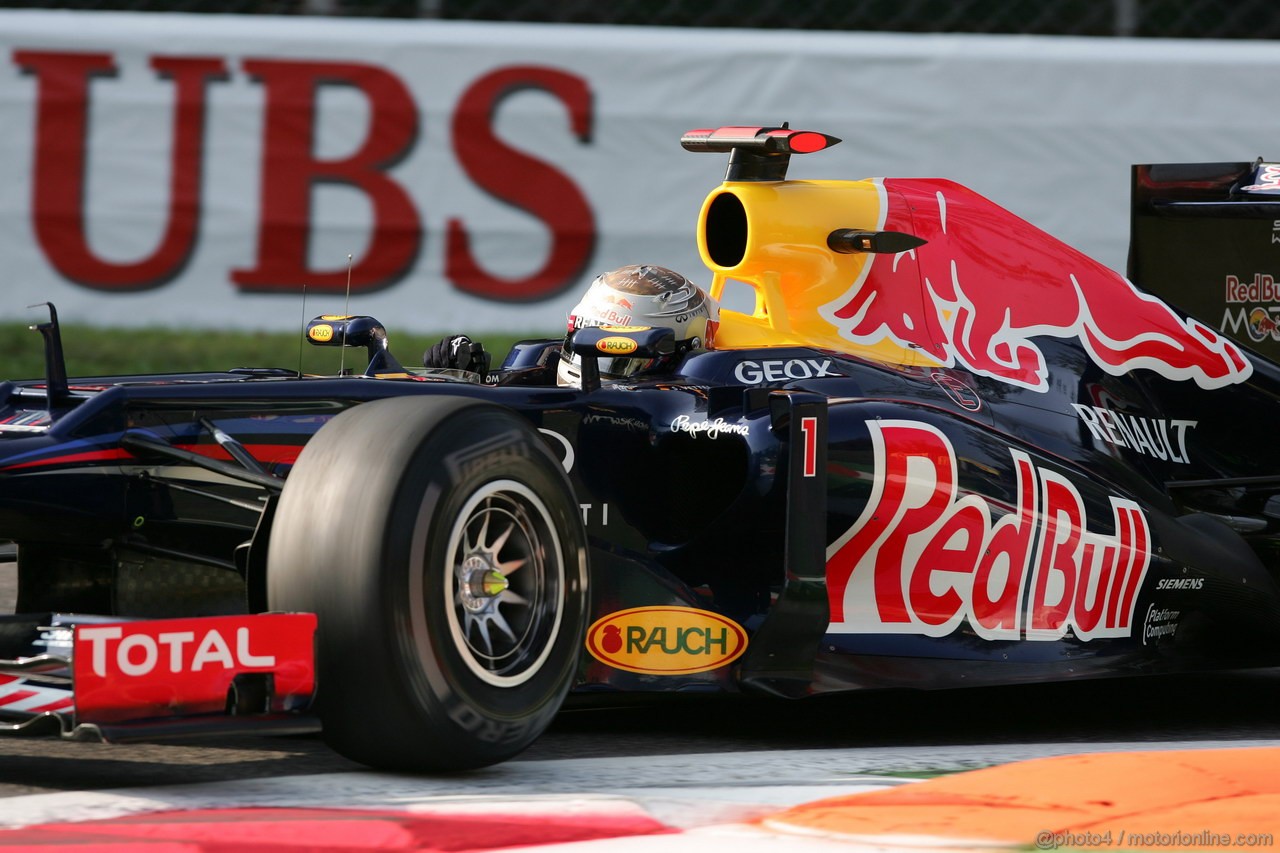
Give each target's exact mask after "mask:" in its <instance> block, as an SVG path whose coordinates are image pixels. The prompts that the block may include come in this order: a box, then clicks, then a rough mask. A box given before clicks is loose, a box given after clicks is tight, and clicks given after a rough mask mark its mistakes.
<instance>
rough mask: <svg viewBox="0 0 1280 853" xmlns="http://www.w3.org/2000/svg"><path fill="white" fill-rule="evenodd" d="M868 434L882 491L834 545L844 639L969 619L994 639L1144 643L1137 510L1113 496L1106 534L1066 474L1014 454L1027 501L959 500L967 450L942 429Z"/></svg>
mask: <svg viewBox="0 0 1280 853" xmlns="http://www.w3.org/2000/svg"><path fill="white" fill-rule="evenodd" d="M867 427H868V429H869V430H870V432H871V442H872V447H873V448H874V454H875V466H876V476H875V479H874V486H873V488H872V493H871V497H870V499H869V500H868V502H867V506H866V508H865V509H864V510H863V512H862V514H861V516H860V517H859V518H858V520H857V521H856V522H855V523H854V524H853V525H852V526H851V527H850V528H849V529H848V531H846V532H845V533H844V535H842V536H841V537H840V538H839V539H837V540H836V541H835V542H834V543H832V544H831V546H830V547H829V548H828V549H827V589H828V595H829V597H830V605H831V628H830V630H831V631H832V632H834V633H850V634H860V633H877V634H883V633H896V634H922V635H926V636H931V637H942V636H946V635H948V634H951V633H954V632H955V631H956V630H958V629H959V628H960V626H961V624H962V623H967V624H968V625H969V626H970V627H971V629H972V630H973V632H974V633H975V634H977V636H979V637H981V638H982V639H985V640H1005V639H1011V640H1016V639H1020V638H1022V637H1025V638H1026V639H1028V640H1056V639H1059V638H1062V637H1064V636H1066V635H1067V632H1068V631H1070V632H1073V633H1074V635H1075V636H1076V637H1079V638H1080V639H1083V640H1092V639H1097V638H1102V637H1129V636H1132V633H1133V614H1134V608H1135V606H1136V603H1137V598H1138V590H1139V589H1140V588H1141V586H1142V582H1143V579H1144V578H1145V577H1146V574H1147V569H1148V567H1149V566H1150V563H1151V533H1150V529H1149V527H1148V524H1147V519H1146V516H1145V515H1144V514H1143V512H1142V509H1141V508H1140V507H1139V506H1138V505H1137V504H1136V503H1134V502H1133V501H1130V500H1125V499H1123V498H1119V497H1115V496H1112V497H1111V499H1110V505H1111V518H1110V519H1109V522H1110V524H1109V527H1110V529H1111V530H1112V531H1114V532H1112V533H1103V532H1099V531H1098V530H1096V529H1095V525H1094V524H1091V521H1093V520H1092V519H1090V518H1089V513H1088V509H1086V504H1085V501H1084V499H1083V497H1082V496H1081V494H1080V492H1079V490H1078V489H1077V487H1076V486H1075V484H1074V483H1072V481H1071V480H1070V479H1069V478H1068V477H1066V476H1064V475H1062V474H1061V473H1059V472H1057V471H1054V470H1051V469H1048V468H1042V467H1039V466H1037V465H1036V464H1035V463H1034V462H1033V461H1032V460H1031V459H1030V457H1028V456H1027V455H1026V454H1025V453H1022V452H1020V451H1017V450H1012V449H1011V450H1010V454H1011V456H1012V458H1013V468H1014V471H1015V472H1016V479H1017V487H1016V496H1015V500H1016V503H1015V504H1014V505H1013V506H1012V507H1009V506H1007V505H1002V506H999V507H997V506H996V505H995V504H993V503H992V502H990V501H988V500H987V499H986V498H984V497H982V496H980V495H976V494H964V495H962V494H961V490H960V488H959V483H958V477H957V471H958V464H957V459H956V453H955V450H954V449H953V448H952V446H951V442H950V441H948V440H947V437H946V436H945V435H943V434H942V433H941V432H939V431H938V430H937V429H936V428H934V427H932V426H929V425H927V424H922V423H916V422H914V421H868V422H867ZM1093 505H1094V504H1090V506H1093Z"/></svg>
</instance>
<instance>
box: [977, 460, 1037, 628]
mask: <svg viewBox="0 0 1280 853" xmlns="http://www.w3.org/2000/svg"><path fill="white" fill-rule="evenodd" d="M1013 467H1014V471H1015V472H1016V474H1017V478H1018V508H1017V510H1016V511H1014V512H1011V513H1008V514H1006V515H1005V516H1004V517H1003V518H1001V519H1000V520H999V521H997V522H996V523H995V525H994V527H992V530H991V541H990V542H989V543H988V544H987V547H986V549H985V552H984V553H983V555H982V558H981V559H980V560H979V562H978V570H977V572H976V573H975V574H974V577H973V618H974V622H975V625H974V627H975V628H976V629H977V631H978V633H979V634H980V635H981V636H983V637H986V638H987V639H995V638H997V637H1003V638H1014V639H1016V638H1017V637H1018V633H1019V629H1020V627H1021V626H1020V624H1019V621H1018V614H1019V613H1020V612H1021V610H1022V607H1021V604H1022V580H1023V578H1025V577H1026V576H1027V569H1028V568H1029V567H1030V565H1031V534H1032V532H1033V531H1034V530H1035V526H1036V512H1037V494H1036V492H1037V490H1036V473H1035V468H1034V467H1033V466H1032V464H1031V460H1030V459H1028V458H1027V456H1026V454H1024V453H1020V452H1018V451H1016V450H1015V451H1013ZM1001 571H1003V572H1004V582H1003V583H1001V582H1000V572H1001ZM992 583H995V584H997V586H998V590H999V591H998V592H996V593H995V594H994V595H992V592H991V585H992Z"/></svg>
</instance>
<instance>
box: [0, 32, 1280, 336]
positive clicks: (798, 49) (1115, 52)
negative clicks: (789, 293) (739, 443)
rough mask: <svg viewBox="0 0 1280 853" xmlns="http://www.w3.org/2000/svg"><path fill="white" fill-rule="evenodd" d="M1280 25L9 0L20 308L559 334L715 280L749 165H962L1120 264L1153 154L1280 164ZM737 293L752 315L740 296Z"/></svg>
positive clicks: (902, 171)
mask: <svg viewBox="0 0 1280 853" xmlns="http://www.w3.org/2000/svg"><path fill="white" fill-rule="evenodd" d="M1278 61H1280V45H1276V44H1273V43H1269V42H1233V43H1225V42H1208V41H1204V42H1172V41H1165V42H1161V41H1150V40H1146V41H1137V40H1124V39H1083V38H1041V37H997V36H990V37H988V36H931V35H923V36H914V35H911V36H908V35H869V34H858V33H818V32H800V31H795V32H778V31H767V32H766V31H732V30H724V31H720V30H694V29H657V28H622V27H594V26H547V25H515V24H513V25H504V24H471V23H460V22H441V21H403V20H358V19H351V18H341V19H337V18H334V19H323V18H310V17H301V18H270V17H256V16H255V17H233V16H220V15H208V16H200V15H180V14H128V13H72V12H44V11H41V12H24V11H0V257H2V258H3V263H4V276H3V280H2V281H3V283H2V284H0V319H9V320H22V319H29V318H31V317H32V316H33V315H35V313H36V312H30V311H26V309H25V306H27V305H29V304H32V303H35V302H43V301H53V302H54V303H55V304H57V306H58V308H59V311H60V313H61V316H62V317H63V319H64V320H66V321H75V322H90V323H95V324H101V325H143V324H162V325H169V326H191V327H219V326H232V327H241V328H245V327H247V328H262V329H278V330H285V329H294V328H298V327H299V325H300V322H301V319H302V311H303V308H302V305H301V296H302V289H303V286H304V285H305V286H306V288H307V307H306V312H307V313H308V314H313V315H314V314H319V313H323V312H326V311H334V310H340V309H342V308H343V307H344V304H345V300H346V296H345V292H346V288H347V278H348V271H347V268H348V261H347V258H348V255H350V256H351V259H352V260H351V262H350V267H351V270H350V279H351V295H350V310H351V311H352V312H354V313H362V314H372V315H374V316H376V317H378V318H379V319H381V320H382V321H383V322H384V323H385V324H386V325H387V326H388V328H389V329H390V330H391V331H392V334H393V335H394V333H395V331H396V330H397V329H400V330H414V331H422V332H426V331H469V332H476V333H483V332H486V331H495V330H502V331H509V332H515V333H539V334H558V333H559V332H560V330H561V329H563V324H564V317H565V313H566V312H567V310H568V309H569V308H570V307H571V306H572V305H573V303H574V302H575V301H576V298H577V295H578V293H580V292H581V290H582V289H583V288H584V287H585V286H586V284H587V283H588V282H589V281H590V280H591V278H592V276H594V275H595V274H596V273H598V272H600V271H603V270H606V269H610V268H613V267H616V266H620V265H623V264H628V263H639V262H649V263H657V264H662V265H665V266H670V267H673V268H675V269H678V270H680V271H682V272H684V273H686V274H687V275H689V276H690V277H691V278H693V279H694V280H696V281H700V282H703V283H705V282H707V281H708V279H709V275H708V274H707V272H706V270H705V269H704V268H703V267H702V265H701V262H700V261H699V259H698V254H697V248H696V243H695V234H694V225H695V222H696V218H697V212H698V208H699V206H700V204H701V201H702V198H703V197H704V196H705V194H706V193H707V192H708V191H710V190H711V189H712V188H714V187H715V186H716V185H718V184H719V182H720V181H721V179H722V178H723V175H724V169H725V157H724V155H713V156H708V155H694V154H690V153H686V152H684V151H682V150H681V148H680V146H679V142H678V140H679V137H680V135H681V133H683V132H684V131H686V130H689V129H693V128H698V127H715V126H719V125H728V124H742V125H776V124H780V123H781V122H783V121H789V122H790V123H791V126H792V127H800V128H805V129H810V130H818V131H823V132H826V133H830V134H833V135H835V136H838V137H841V138H842V139H843V140H844V142H843V144H841V145H839V146H837V147H836V148H834V149H832V150H831V151H826V152H821V153H819V154H815V155H811V156H806V157H799V158H794V159H793V162H792V164H791V172H790V177H798V178H805V177H809V178H849V179H853V178H861V177H868V176H879V175H892V176H903V177H908V176H936V177H948V178H952V179H955V180H958V181H960V182H961V183H965V184H968V185H969V186H971V187H973V188H974V189H976V190H978V191H979V192H981V193H983V194H984V195H987V196H989V197H990V198H992V199H993V200H995V201H996V202H998V203H999V204H1001V205H1003V206H1004V207H1007V208H1009V209H1011V210H1013V211H1014V212H1016V213H1019V214H1020V215H1022V216H1024V217H1025V218H1027V219H1029V220H1031V221H1032V222H1034V223H1035V224H1037V225H1039V226H1040V227H1041V228H1044V229H1046V230H1048V231H1049V232H1051V233H1053V234H1055V235H1057V236H1059V237H1061V238H1062V239H1064V240H1066V241H1067V242H1068V243H1071V244H1072V245H1074V246H1076V247H1078V248H1080V249H1082V250H1084V251H1085V252H1087V253H1089V254H1091V255H1093V256H1094V257H1096V258H1098V259H1099V260H1101V261H1102V262H1103V263H1106V264H1108V265H1109V266H1112V267H1114V268H1117V269H1120V270H1123V268H1124V264H1125V253H1126V249H1127V244H1128V182H1129V166H1130V164H1132V163H1137V162H1172V161H1209V160H1247V159H1251V158H1253V157H1255V156H1258V155H1266V156H1268V157H1270V158H1280V132H1278V131H1280V127H1278V125H1280V115H1278V114H1277V113H1276V112H1275V111H1274V110H1271V109H1266V107H1267V106H1268V105H1269V104H1270V102H1271V101H1270V94H1271V92H1270V76H1271V72H1272V71H1273V69H1274V68H1275V67H1276V64H1277V62H1278ZM733 307H740V306H733Z"/></svg>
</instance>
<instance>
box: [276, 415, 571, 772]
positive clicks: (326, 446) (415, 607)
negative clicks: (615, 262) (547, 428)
mask: <svg viewBox="0 0 1280 853" xmlns="http://www.w3.org/2000/svg"><path fill="white" fill-rule="evenodd" d="M586 560H587V558H586V538H585V534H584V532H583V529H582V522H581V518H580V516H579V513H578V506H577V504H576V502H575V501H574V500H573V497H572V490H571V487H570V485H569V482H568V480H567V478H566V476H565V474H564V471H563V470H562V468H561V465H560V464H559V462H558V461H557V460H556V459H555V458H554V457H553V456H552V455H551V454H550V453H549V452H548V450H547V448H546V445H545V443H544V442H543V440H542V439H541V437H540V436H539V435H538V434H537V432H536V431H535V430H534V429H533V428H532V427H531V426H530V425H529V423H528V422H527V421H526V420H525V419H523V418H522V417H520V416H519V415H517V414H516V413H514V412H512V411H510V410H508V409H505V408H502V407H500V406H496V405H493V404H490V403H487V402H482V401H477V400H472V399H460V398H449V397H401V398H395V399H389V400H381V401H377V402H372V403H365V404H362V405H359V406H357V407H355V408H353V409H351V410H349V411H347V412H344V413H343V414H341V415H339V416H338V417H336V418H334V419H333V421H332V422H330V423H329V424H327V425H325V426H324V427H323V428H322V429H321V430H320V431H319V432H318V433H317V434H316V436H315V437H314V438H313V439H312V440H311V441H310V442H309V443H308V444H307V446H306V447H305V448H304V449H303V451H302V453H301V455H300V456H299V457H298V460H297V464H296V465H295V466H294V468H293V470H292V472H291V473H290V475H289V479H288V481H287V483H286V485H285V488H284V491H283V493H282V495H281V497H280V504H279V508H278V510H277V512H276V516H275V521H274V525H273V529H272V534H271V544H270V548H269V553H268V562H267V597H268V603H269V606H270V607H271V609H273V610H288V611H307V612H312V613H315V614H317V616H318V617H319V629H318V632H317V640H316V642H317V649H316V651H317V670H318V679H317V681H318V695H317V701H318V705H319V711H320V716H321V720H322V724H323V728H324V736H325V739H326V741H327V742H328V743H329V744H330V745H331V746H332V747H333V748H334V749H335V750H336V751H338V752H339V753H341V754H343V755H345V756H347V757H348V758H351V759H353V760H355V761H359V762H362V763H364V764H367V765H370V766H373V767H377V768H382V769H388V770H461V769H468V768H474V767H482V766H485V765H489V764H493V763H496V762H499V761H503V760H505V759H508V758H510V757H512V756H514V755H516V754H517V753H519V752H520V751H521V750H523V749H524V748H525V747H527V746H528V745H529V744H530V743H532V742H533V740H534V739H535V738H536V737H537V736H538V735H539V734H541V733H542V731H543V730H544V729H546V727H547V726H548V725H549V724H550V722H551V720H552V718H553V717H554V715H555V713H556V711H557V710H558V709H559V707H560V704H561V702H562V701H563V699H564V696H565V694H566V692H567V691H568V690H569V688H570V686H571V685H572V682H573V680H574V677H575V675H576V672H577V663H578V658H579V652H580V650H581V648H582V646H583V640H584V635H585V631H586V627H587V618H588V600H587V596H588V591H587V564H586Z"/></svg>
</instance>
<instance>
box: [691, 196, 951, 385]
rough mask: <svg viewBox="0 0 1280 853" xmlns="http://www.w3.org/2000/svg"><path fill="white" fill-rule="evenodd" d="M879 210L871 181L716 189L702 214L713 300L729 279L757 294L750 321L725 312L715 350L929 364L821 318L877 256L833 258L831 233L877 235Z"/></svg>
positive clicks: (701, 240) (702, 245) (702, 248)
mask: <svg viewBox="0 0 1280 853" xmlns="http://www.w3.org/2000/svg"><path fill="white" fill-rule="evenodd" d="M885 212H886V198H885V189H884V187H883V186H881V185H880V184H879V183H878V182H874V181H869V180H867V181H774V182H726V183H724V184H721V185H720V186H719V187H717V188H716V189H715V190H713V191H712V192H711V193H710V194H709V195H708V196H707V198H706V200H705V201H704V202H703V204H702V210H701V212H700V213H699V215H698V252H699V254H700V255H701V256H702V262H703V263H704V264H706V265H707V268H708V269H710V270H711V273H712V281H711V288H710V293H711V295H712V296H713V297H715V298H716V299H721V297H722V294H723V292H724V287H725V283H726V282H727V281H729V280H734V281H740V282H743V283H744V284H746V285H748V286H750V287H751V288H752V289H753V290H754V292H755V309H754V311H752V313H750V314H744V313H742V312H739V311H731V310H728V309H722V310H721V312H720V329H719V331H718V333H717V335H716V348H717V349H748V348H755V347H781V346H813V347H820V348H823V349H830V350H836V351H839V352H847V353H850V354H853V355H858V356H862V357H865V358H871V359H875V360H877V361H881V362H885V363H889V364H899V365H916V364H935V363H936V362H934V361H933V360H932V359H930V358H928V357H927V356H925V355H924V354H922V353H919V352H916V351H914V350H911V349H908V348H906V347H903V346H900V345H898V344H897V343H894V342H893V341H889V340H885V341H883V342H881V343H877V344H875V345H866V344H861V343H855V342H854V341H851V340H849V339H847V338H844V337H842V336H841V335H840V332H839V330H838V329H837V327H836V326H835V325H834V324H833V323H832V322H830V321H829V320H828V319H827V317H826V316H825V315H826V314H828V313H830V312H831V311H833V310H835V308H837V307H838V306H839V305H840V304H842V302H841V297H842V296H846V297H847V295H849V294H852V293H853V292H855V290H856V287H857V286H858V284H860V283H861V280H862V277H863V276H864V274H865V269H866V266H867V264H869V263H871V262H872V260H873V259H874V258H875V256H874V255H869V254H841V253H838V252H835V251H832V250H831V249H830V248H828V247H827V235H828V234H830V233H831V232H832V231H834V230H836V229H838V228H853V229H859V230H867V231H876V230H881V229H882V228H883V223H884V220H885ZM885 262H889V263H891V262H892V259H891V258H886V259H885ZM843 301H847V298H846V299H845V300H843Z"/></svg>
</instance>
